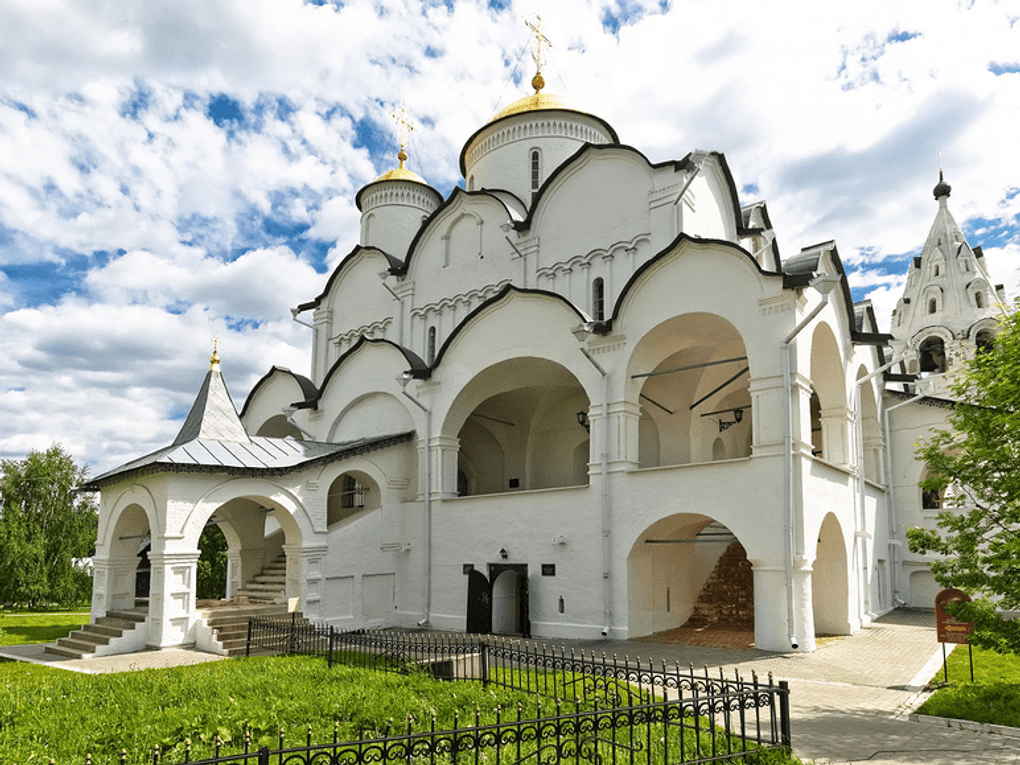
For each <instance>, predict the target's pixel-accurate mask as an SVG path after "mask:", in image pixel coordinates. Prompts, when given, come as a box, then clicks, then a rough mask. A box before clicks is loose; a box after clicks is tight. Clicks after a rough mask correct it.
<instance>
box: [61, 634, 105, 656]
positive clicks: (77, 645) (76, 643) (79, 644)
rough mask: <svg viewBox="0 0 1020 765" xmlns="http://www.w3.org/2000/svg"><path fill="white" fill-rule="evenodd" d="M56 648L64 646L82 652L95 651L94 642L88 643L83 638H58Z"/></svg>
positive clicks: (90, 652) (91, 652)
mask: <svg viewBox="0 0 1020 765" xmlns="http://www.w3.org/2000/svg"><path fill="white" fill-rule="evenodd" d="M56 647H57V648H66V649H69V650H72V651H79V652H81V653H82V654H93V653H95V652H96V644H95V643H90V642H87V641H85V640H78V639H76V638H70V637H66V638H60V640H58V641H57V642H56Z"/></svg>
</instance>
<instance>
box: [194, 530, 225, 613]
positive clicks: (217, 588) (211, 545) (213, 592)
mask: <svg viewBox="0 0 1020 765" xmlns="http://www.w3.org/2000/svg"><path fill="white" fill-rule="evenodd" d="M198 549H199V551H200V553H201V554H200V555H199V557H198V574H197V576H196V577H195V597H196V598H198V599H200V600H206V599H209V600H211V599H213V598H222V597H223V596H224V595H225V594H226V592H227V538H226V537H225V536H223V532H222V531H220V528H219V526H217V525H216V524H215V523H210V524H208V525H207V526H206V527H205V528H204V529H202V535H201V536H200V537H199V538H198Z"/></svg>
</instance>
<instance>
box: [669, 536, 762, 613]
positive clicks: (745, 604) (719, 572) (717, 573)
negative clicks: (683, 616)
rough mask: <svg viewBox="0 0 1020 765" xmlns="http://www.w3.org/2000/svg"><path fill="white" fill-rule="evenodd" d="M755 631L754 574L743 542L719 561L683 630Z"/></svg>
mask: <svg viewBox="0 0 1020 765" xmlns="http://www.w3.org/2000/svg"><path fill="white" fill-rule="evenodd" d="M709 624H712V625H715V626H717V627H726V628H729V629H742V630H746V629H750V630H753V629H754V572H753V571H752V569H751V562H750V561H749V560H748V559H747V552H746V551H745V550H744V546H743V545H742V544H740V542H733V543H732V544H731V545H730V546H729V547H727V548H726V551H725V552H724V553H723V554H722V555H721V556H720V557H719V561H718V562H717V563H716V564H715V570H713V571H712V574H711V576H709V577H708V581H707V582H705V586H704V588H703V589H702V590H701V593H700V594H699V595H698V599H697V601H695V603H694V611H693V612H692V613H691V618H690V619H689V620H688V621H687V624H686V625H684V626H687V627H701V626H706V625H709Z"/></svg>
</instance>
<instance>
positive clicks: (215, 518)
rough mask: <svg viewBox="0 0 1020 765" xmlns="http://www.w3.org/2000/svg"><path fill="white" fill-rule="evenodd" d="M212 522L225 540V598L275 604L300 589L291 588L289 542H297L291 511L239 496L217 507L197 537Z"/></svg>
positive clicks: (204, 531) (259, 499)
mask: <svg viewBox="0 0 1020 765" xmlns="http://www.w3.org/2000/svg"><path fill="white" fill-rule="evenodd" d="M210 524H212V525H214V526H215V527H216V528H217V529H218V530H219V531H220V532H221V533H222V535H223V540H224V541H225V542H226V572H225V580H226V581H225V592H224V593H223V595H222V597H223V598H224V599H225V600H227V601H237V602H245V601H247V602H248V603H253V604H279V603H284V602H286V600H287V598H288V597H293V596H295V595H297V594H299V593H297V592H289V591H288V587H289V586H290V584H289V582H288V578H287V567H288V561H287V555H286V552H285V549H286V547H287V546H290V545H295V546H300V544H301V533H300V530H299V529H298V526H297V523H296V522H295V520H294V518H293V517H292V516H291V514H290V513H289V512H288V511H287V510H286V509H284V508H281V507H280V506H278V504H277V503H275V502H273V501H271V500H270V499H268V498H266V497H259V496H241V497H235V498H233V499H230V500H227V501H226V502H224V503H223V504H221V505H220V506H218V507H217V508H216V509H215V510H214V511H213V513H212V514H211V515H210V517H209V519H208V521H207V522H206V524H205V526H204V528H203V532H202V535H201V536H200V537H199V543H198V544H199V547H200V548H201V545H202V543H201V539H202V536H206V535H207V530H208V528H209V525H210ZM199 561H200V562H201V557H200V558H199Z"/></svg>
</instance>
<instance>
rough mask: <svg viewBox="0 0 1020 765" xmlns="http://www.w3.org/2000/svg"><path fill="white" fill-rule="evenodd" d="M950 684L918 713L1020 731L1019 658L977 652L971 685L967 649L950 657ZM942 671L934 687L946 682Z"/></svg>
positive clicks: (975, 653)
mask: <svg viewBox="0 0 1020 765" xmlns="http://www.w3.org/2000/svg"><path fill="white" fill-rule="evenodd" d="M948 664H949V684H948V685H947V686H946V687H944V688H941V689H939V690H938V691H936V693H935V694H934V695H932V696H931V698H929V699H928V700H927V701H925V702H924V704H922V705H921V706H920V707H919V708H918V710H917V712H918V714H924V715H935V716H936V717H951V718H954V719H957V720H973V721H974V722H981V723H992V724H994V725H1010V726H1012V727H1015V728H1020V656H1015V655H1008V656H1003V655H1001V654H997V653H995V652H994V651H987V650H984V649H980V648H975V649H974V682H973V683H972V682H970V665H969V661H968V658H967V646H959V647H958V648H957V649H956V650H955V651H953V652H952V653H951V654H950V655H949V662H948ZM943 677H944V675H943V673H942V669H941V667H940V668H939V672H938V674H937V675H935V677H933V678H932V680H931V682H932V685H935V686H937V685H939V684H941V683H942V682H943Z"/></svg>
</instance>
